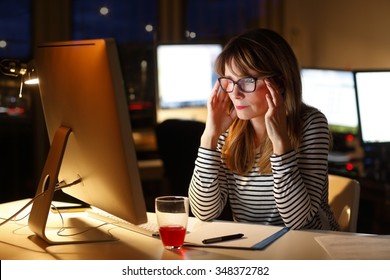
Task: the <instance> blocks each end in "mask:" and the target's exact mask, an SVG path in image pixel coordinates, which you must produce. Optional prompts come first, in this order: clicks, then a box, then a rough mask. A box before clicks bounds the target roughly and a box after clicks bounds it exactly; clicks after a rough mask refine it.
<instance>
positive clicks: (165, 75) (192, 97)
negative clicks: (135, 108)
mask: <svg viewBox="0 0 390 280" xmlns="http://www.w3.org/2000/svg"><path fill="white" fill-rule="evenodd" d="M221 51H222V45H221V44H218V43H207V44H202V43H198V44H197V43H182V44H159V45H157V47H156V72H157V73H156V78H157V89H156V92H157V101H158V102H157V122H158V123H160V122H162V121H164V120H166V119H192V120H198V121H204V122H205V121H206V118H207V108H206V105H207V100H208V98H209V96H210V93H211V90H212V88H213V86H214V83H215V82H216V81H217V78H218V76H217V74H216V73H215V72H214V62H215V59H216V58H217V56H218V55H219V54H220V52H221Z"/></svg>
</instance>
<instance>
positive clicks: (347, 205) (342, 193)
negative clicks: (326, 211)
mask: <svg viewBox="0 0 390 280" xmlns="http://www.w3.org/2000/svg"><path fill="white" fill-rule="evenodd" d="M328 178H329V205H330V207H331V209H332V210H333V213H334V215H335V217H336V219H337V221H338V223H339V225H340V229H341V231H348V232H356V229H357V219H358V214H359V199H360V184H359V182H358V181H356V180H354V179H351V178H347V177H343V176H339V175H329V177H328Z"/></svg>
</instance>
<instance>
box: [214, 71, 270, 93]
mask: <svg viewBox="0 0 390 280" xmlns="http://www.w3.org/2000/svg"><path fill="white" fill-rule="evenodd" d="M274 76H275V75H268V76H263V77H256V78H255V77H245V78H241V79H238V80H237V81H234V80H233V79H232V78H229V77H219V78H218V82H219V85H220V87H221V89H222V90H223V91H224V92H226V93H232V92H233V91H234V87H235V85H237V86H238V88H239V90H240V91H242V92H244V93H251V92H254V91H256V82H257V81H258V80H264V79H267V78H271V77H274ZM221 79H226V80H229V81H231V82H232V83H233V89H232V90H231V91H227V90H226V89H224V87H223V86H222V83H221ZM245 79H253V80H254V81H253V84H254V89H253V90H251V91H246V90H243V89H242V88H241V85H240V84H239V82H240V81H242V80H245Z"/></svg>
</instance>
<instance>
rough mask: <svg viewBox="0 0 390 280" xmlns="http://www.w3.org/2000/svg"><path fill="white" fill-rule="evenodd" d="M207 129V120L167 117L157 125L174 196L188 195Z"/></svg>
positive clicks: (163, 159)
mask: <svg viewBox="0 0 390 280" xmlns="http://www.w3.org/2000/svg"><path fill="white" fill-rule="evenodd" d="M204 128H205V123H203V122H199V121H195V120H184V119H167V120H165V121H163V122H161V123H159V124H157V126H156V129H155V132H156V140H157V148H158V152H159V155H160V157H161V160H162V162H163V165H164V172H165V174H164V175H165V179H166V181H167V184H168V189H169V191H170V195H184V196H187V195H188V186H189V184H190V180H191V177H192V173H193V170H194V165H195V159H196V156H197V154H198V148H199V144H200V137H201V135H202V133H203V131H204Z"/></svg>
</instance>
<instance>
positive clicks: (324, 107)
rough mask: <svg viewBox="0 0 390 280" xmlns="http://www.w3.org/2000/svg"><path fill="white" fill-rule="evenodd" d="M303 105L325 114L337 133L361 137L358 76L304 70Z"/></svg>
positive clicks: (330, 71)
mask: <svg viewBox="0 0 390 280" xmlns="http://www.w3.org/2000/svg"><path fill="white" fill-rule="evenodd" d="M301 76H302V95H303V101H304V102H305V103H306V104H308V105H311V106H313V107H316V108H317V109H319V110H320V111H321V112H322V113H324V114H325V116H326V118H327V119H328V123H329V128H330V130H331V131H332V132H333V133H341V134H344V133H345V134H349V133H351V134H354V135H356V134H357V133H358V127H359V121H358V114H357V107H356V93H355V83H354V75H353V72H352V71H346V70H331V69H310V68H304V69H302V70H301Z"/></svg>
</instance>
